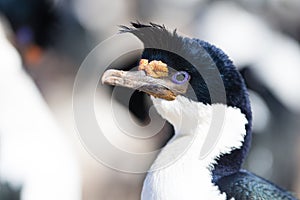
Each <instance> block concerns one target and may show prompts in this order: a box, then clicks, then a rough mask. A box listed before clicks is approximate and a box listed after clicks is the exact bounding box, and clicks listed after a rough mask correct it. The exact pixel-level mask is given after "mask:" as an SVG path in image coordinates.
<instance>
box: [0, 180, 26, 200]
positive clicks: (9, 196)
mask: <svg viewBox="0 0 300 200" xmlns="http://www.w3.org/2000/svg"><path fill="white" fill-rule="evenodd" d="M20 191H21V189H20V188H17V189H16V188H12V187H11V186H10V185H9V184H8V183H2V182H0V199H1V200H20Z"/></svg>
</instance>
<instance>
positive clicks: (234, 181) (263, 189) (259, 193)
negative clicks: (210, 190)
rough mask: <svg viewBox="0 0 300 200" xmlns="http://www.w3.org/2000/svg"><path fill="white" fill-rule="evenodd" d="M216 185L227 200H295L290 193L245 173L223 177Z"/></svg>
mask: <svg viewBox="0 0 300 200" xmlns="http://www.w3.org/2000/svg"><path fill="white" fill-rule="evenodd" d="M217 184H218V186H219V188H220V190H221V191H222V192H225V193H226V195H227V199H228V200H229V199H231V198H235V199H236V200H296V198H295V197H293V195H292V194H291V193H289V192H286V191H285V190H283V189H282V188H280V187H278V186H276V185H274V184H272V183H271V182H269V181H267V180H265V179H263V178H261V177H258V176H256V175H254V174H252V173H250V172H247V171H240V172H237V173H235V174H232V175H230V176H225V177H223V178H221V179H220V180H218V182H217Z"/></svg>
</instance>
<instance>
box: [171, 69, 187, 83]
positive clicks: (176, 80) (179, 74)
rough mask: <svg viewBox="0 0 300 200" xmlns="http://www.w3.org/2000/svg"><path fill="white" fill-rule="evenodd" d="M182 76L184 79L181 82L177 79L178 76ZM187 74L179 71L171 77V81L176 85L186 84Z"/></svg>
mask: <svg viewBox="0 0 300 200" xmlns="http://www.w3.org/2000/svg"><path fill="white" fill-rule="evenodd" d="M182 75H183V76H184V78H183V79H182V80H179V79H178V76H182ZM189 77H190V76H189V74H188V73H187V72H185V71H179V72H176V73H175V74H174V75H173V76H172V81H173V82H174V83H176V84H183V83H185V82H187V80H189Z"/></svg>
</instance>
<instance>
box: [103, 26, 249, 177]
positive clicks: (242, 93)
mask: <svg viewBox="0 0 300 200" xmlns="http://www.w3.org/2000/svg"><path fill="white" fill-rule="evenodd" d="M132 26H133V27H132V28H131V27H130V28H129V27H125V26H122V30H121V32H129V33H132V34H134V35H135V36H136V37H138V38H139V39H140V40H141V41H142V42H143V44H144V50H143V53H142V55H141V58H140V60H139V61H137V66H138V70H136V71H121V70H114V69H110V70H107V71H106V72H105V73H104V74H103V76H102V83H105V84H109V85H116V86H123V87H128V88H133V89H136V90H140V91H142V92H145V93H147V94H149V95H151V97H152V100H153V102H154V105H157V106H156V109H157V110H158V112H159V113H160V114H161V115H162V117H164V118H165V119H167V120H168V121H169V122H170V123H171V124H172V125H173V126H175V129H176V123H177V122H178V120H177V119H176V117H177V116H178V113H177V112H176V111H177V110H178V107H180V106H181V110H188V111H187V112H186V114H187V115H189V116H188V119H187V120H186V121H184V123H188V124H191V123H194V122H195V120H194V119H195V118H197V116H192V115H191V114H192V110H193V109H197V108H196V107H195V106H198V105H200V104H201V105H213V104H224V105H226V106H229V107H233V108H237V109H239V110H240V111H241V113H242V114H243V115H244V116H245V117H246V119H247V121H248V123H247V124H246V127H245V128H246V132H247V134H246V136H245V140H244V142H243V145H242V147H241V148H239V149H236V150H234V151H232V152H231V153H230V155H221V156H220V158H219V160H218V163H219V164H221V165H219V166H221V167H220V168H218V167H217V166H215V168H214V170H215V171H214V173H215V174H216V176H215V177H218V173H220V171H224V170H225V171H226V173H228V174H230V173H232V172H234V171H236V170H238V169H240V167H241V165H242V163H243V160H244V158H245V156H246V154H247V152H248V149H249V145H250V138H251V134H250V133H251V130H250V129H251V118H252V117H251V108H250V102H249V98H248V93H247V90H246V86H245V84H244V81H243V79H242V77H241V75H240V74H239V72H238V71H237V69H236V68H235V67H234V65H233V63H232V61H231V60H230V59H229V58H228V56H227V55H226V54H225V53H223V51H222V50H220V49H218V48H216V47H215V46H213V45H211V44H209V43H207V42H204V41H202V40H199V39H191V38H187V37H181V36H179V35H178V34H177V32H176V30H175V31H173V32H169V31H168V30H167V29H166V28H165V27H164V26H160V25H157V24H153V23H150V24H149V25H144V24H140V23H132ZM179 101H180V103H178V102H179ZM181 123H182V122H181ZM233 160H237V161H236V163H235V164H233V165H230V166H229V163H231V162H232V161H233ZM222 173H223V172H222ZM223 174H224V173H223Z"/></svg>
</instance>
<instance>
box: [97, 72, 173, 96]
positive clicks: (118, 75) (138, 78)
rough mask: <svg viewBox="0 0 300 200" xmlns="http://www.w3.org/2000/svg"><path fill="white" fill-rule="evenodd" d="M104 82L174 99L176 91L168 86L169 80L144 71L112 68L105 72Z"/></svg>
mask: <svg viewBox="0 0 300 200" xmlns="http://www.w3.org/2000/svg"><path fill="white" fill-rule="evenodd" d="M102 84H108V85H115V86H122V87H127V88H132V89H136V90H139V91H142V92H145V93H147V94H150V95H152V96H154V97H158V98H162V99H166V100H169V101H171V100H174V99H175V98H176V96H177V93H176V91H175V90H174V91H172V90H171V89H170V88H168V84H169V83H168V81H167V80H164V79H158V78H153V77H151V76H147V75H146V73H145V72H144V71H121V70H114V69H110V70H107V71H105V72H104V74H103V76H102Z"/></svg>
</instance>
